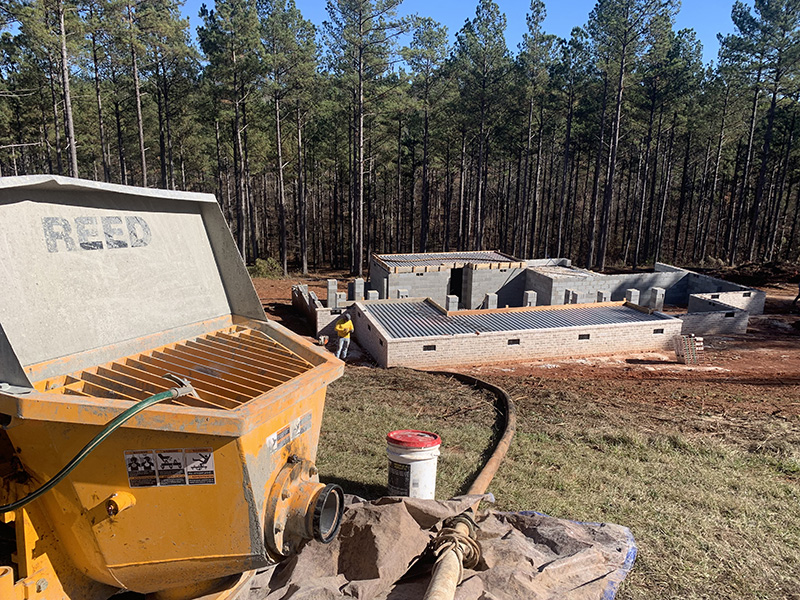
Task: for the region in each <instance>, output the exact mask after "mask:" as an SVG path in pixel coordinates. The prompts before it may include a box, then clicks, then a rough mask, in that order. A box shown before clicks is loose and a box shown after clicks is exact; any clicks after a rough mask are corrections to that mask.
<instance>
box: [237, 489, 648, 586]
mask: <svg viewBox="0 0 800 600" xmlns="http://www.w3.org/2000/svg"><path fill="white" fill-rule="evenodd" d="M479 498H480V497H478V496H464V497H460V498H456V499H453V500H448V501H438V500H418V499H410V498H381V499H379V500H375V501H373V502H363V501H362V502H355V503H353V504H350V505H348V506H347V507H346V510H345V514H344V517H343V521H342V528H341V532H340V534H339V536H338V538H337V539H336V540H334V541H333V542H332V543H330V544H328V545H325V544H321V543H318V542H310V543H308V544H307V545H306V546H305V547H304V548H303V549H302V551H301V552H300V553H299V554H298V555H297V556H295V557H293V558H290V559H288V560H286V561H284V562H283V563H281V564H280V565H277V566H275V567H271V568H269V569H266V570H264V571H262V572H260V573H258V574H257V575H256V576H255V577H254V578H253V579H252V580H251V582H250V584H249V588H248V590H247V591H245V592H244V593H242V594H241V595H237V600H328V599H339V598H359V599H362V600H411V599H412V598H413V599H419V598H421V597H422V596H423V595H424V593H425V590H426V589H427V586H428V583H429V581H430V575H429V574H423V575H421V576H417V577H414V578H411V579H409V578H406V579H402V578H403V576H404V575H405V574H406V573H407V571H408V570H409V567H410V566H411V565H412V564H414V563H415V561H416V560H417V558H418V557H419V556H420V555H422V554H423V552H424V551H425V549H426V547H427V546H428V542H429V541H430V540H431V539H432V538H433V537H434V536H435V534H436V531H437V530H438V529H439V528H440V527H441V522H442V521H443V520H444V519H446V518H448V517H451V516H454V515H457V514H460V513H462V512H464V511H465V510H466V509H467V508H469V507H470V506H471V505H473V504H474V503H475V501H476V500H477V499H479ZM476 521H477V523H478V526H479V531H478V541H479V543H480V546H481V549H482V558H481V561H480V563H479V564H478V565H477V566H476V567H475V569H474V570H465V572H464V579H463V581H462V583H461V585H459V587H458V589H457V591H456V595H455V598H456V600H523V599H524V600H545V599H553V600H555V599H559V600H611V599H613V598H614V597H615V595H616V592H617V588H618V586H619V584H620V583H621V582H622V580H623V579H624V578H625V576H626V575H627V574H628V572H629V571H630V569H631V568H632V566H633V562H634V559H635V557H636V545H635V543H634V540H633V536H632V535H631V532H630V530H628V528H626V527H622V526H620V525H612V524H607V523H578V522H575V521H568V520H564V519H556V518H554V517H549V516H546V515H542V514H538V513H535V512H516V513H509V512H496V511H486V512H481V513H479V514H478V516H477V518H476ZM401 579H402V581H401Z"/></svg>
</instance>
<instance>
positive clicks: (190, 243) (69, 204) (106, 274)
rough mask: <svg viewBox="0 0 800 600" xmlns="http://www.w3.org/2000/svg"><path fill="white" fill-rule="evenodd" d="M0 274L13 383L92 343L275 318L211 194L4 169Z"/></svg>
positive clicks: (2, 373)
mask: <svg viewBox="0 0 800 600" xmlns="http://www.w3.org/2000/svg"><path fill="white" fill-rule="evenodd" d="M0 281H2V286H3V290H2V293H1V294H0V382H3V381H5V382H8V383H12V384H14V385H25V384H29V383H30V382H28V381H27V377H25V375H24V373H25V371H26V368H27V367H29V366H30V365H35V364H41V363H45V362H48V361H52V362H53V363H54V364H55V363H58V362H60V360H61V359H63V358H65V357H70V356H73V355H75V354H78V353H81V352H85V351H87V350H94V349H97V348H113V347H114V346H115V345H117V344H120V343H122V342H126V341H129V340H133V339H136V338H142V337H146V336H149V335H153V334H157V333H162V332H165V331H169V330H173V329H177V328H181V327H184V326H186V325H189V324H192V323H198V322H202V321H205V320H209V319H214V318H217V317H221V316H225V315H231V314H235V315H239V316H243V317H249V318H253V319H259V320H265V319H266V317H265V315H264V311H263V309H262V307H261V303H260V302H259V300H258V296H257V295H256V293H255V290H254V289H253V285H252V282H251V281H250V278H249V276H248V274H247V270H246V269H245V266H244V264H243V262H242V260H241V257H240V255H239V252H238V250H237V248H236V245H235V243H234V240H233V238H232V236H231V234H230V231H229V229H228V227H227V224H226V223H225V220H224V217H223V216H222V212H221V211H220V209H219V205H218V204H217V201H216V199H215V198H214V196H213V195H211V194H201V193H193V192H177V191H170V190H158V189H152V188H138V187H131V186H123V185H116V184H108V183H100V182H96V181H87V180H83V179H73V178H69V177H60V176H54V175H36V176H26V177H4V178H3V177H0ZM54 370H55V371H57V370H58V368H57V367H54Z"/></svg>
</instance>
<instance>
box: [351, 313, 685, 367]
mask: <svg viewBox="0 0 800 600" xmlns="http://www.w3.org/2000/svg"><path fill="white" fill-rule="evenodd" d="M364 318H365V319H368V315H365V317H364ZM362 320H363V319H362ZM374 325H376V324H373V329H372V330H370V331H367V332H366V333H365V335H369V337H371V338H372V340H371V341H370V342H365V343H362V341H361V338H359V344H361V345H362V347H370V346H371V347H372V348H375V352H376V354H373V358H375V359H376V361H378V363H379V364H380V365H381V366H384V367H394V366H408V367H418V368H424V367H437V366H443V365H457V364H478V363H486V362H498V361H513V360H528V359H536V358H564V357H571V356H576V357H577V356H600V355H604V354H617V353H630V352H647V351H664V350H670V349H671V348H672V338H673V337H674V336H675V335H678V334H679V333H680V332H681V328H682V321H680V320H679V319H664V320H663V321H649V322H644V323H634V324H630V323H625V324H614V325H601V326H594V327H563V328H556V329H532V330H524V331H505V332H493V333H481V334H479V335H478V334H466V335H453V336H432V337H423V338H403V339H391V338H388V339H387V338H386V337H380V336H379V335H378V332H377V331H376V328H375V326H374ZM586 336H588V337H586ZM373 340H378V341H373ZM380 340H383V342H382V344H381V341H380ZM384 349H385V350H384ZM370 353H372V352H370Z"/></svg>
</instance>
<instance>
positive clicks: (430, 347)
mask: <svg viewBox="0 0 800 600" xmlns="http://www.w3.org/2000/svg"><path fill="white" fill-rule="evenodd" d="M422 351H423V352H436V344H427V345H425V346H423V347H422Z"/></svg>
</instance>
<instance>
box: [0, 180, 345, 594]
mask: <svg viewBox="0 0 800 600" xmlns="http://www.w3.org/2000/svg"><path fill="white" fill-rule="evenodd" d="M0 282H2V292H0V424H1V425H2V430H0V504H2V505H3V506H4V508H3V511H0V512H2V514H1V515H0V521H1V522H0V598H2V599H3V600H23V599H25V600H43V599H48V600H50V599H59V600H61V599H62V598H67V599H69V600H94V599H100V598H103V599H104V598H108V597H109V596H111V595H112V594H114V593H115V592H117V591H118V590H119V589H127V590H131V591H135V592H139V593H143V594H154V597H156V598H170V599H179V598H193V597H197V596H199V595H203V594H208V593H210V592H212V591H216V590H220V589H224V588H225V587H226V586H227V587H230V585H231V583H230V582H231V581H232V580H235V579H236V578H237V574H241V573H243V572H246V571H248V570H252V569H256V568H258V567H262V566H264V565H267V564H269V563H270V562H274V561H277V560H280V559H281V558H283V557H285V556H288V555H290V554H292V553H294V552H295V551H296V550H297V549H298V547H299V546H300V545H301V544H302V543H303V541H304V540H306V539H309V538H312V537H315V538H317V539H320V540H322V541H329V540H330V539H331V538H332V537H333V536H334V535H335V533H336V531H337V530H338V525H339V519H340V517H341V509H342V498H341V490H340V489H339V488H338V487H337V486H324V485H322V484H321V483H319V479H318V476H317V470H316V468H315V467H314V462H313V461H314V459H315V456H316V451H317V442H318V439H319V431H320V424H321V420H322V410H323V404H324V400H325V392H326V389H327V386H328V384H329V383H330V382H331V381H333V380H334V379H336V378H338V377H339V376H340V375H341V373H342V368H343V367H342V363H341V362H339V361H338V360H336V359H335V358H333V357H331V356H330V355H328V354H326V353H324V352H322V351H321V350H319V349H317V348H315V347H314V346H313V345H311V344H309V343H307V342H305V341H303V340H302V339H300V338H299V337H297V336H295V335H294V334H292V333H291V332H290V331H288V330H287V329H285V328H283V327H281V326H280V325H277V324H275V323H273V322H270V321H268V320H267V319H266V316H265V315H264V311H263V309H262V307H261V304H260V302H259V300H258V297H257V296H256V293H255V290H254V289H253V286H252V283H251V282H250V279H249V277H248V274H247V271H246V270H245V268H244V265H243V263H242V261H241V259H240V257H239V254H238V252H237V249H236V247H235V245H234V242H233V239H232V237H231V235H230V233H229V231H228V228H227V226H226V224H225V221H224V219H223V216H222V213H221V212H220V209H219V207H218V205H217V202H216V200H215V199H214V197H213V196H211V195H208V194H197V193H186V192H170V191H163V190H154V189H141V188H134V187H126V186H119V185H111V184H102V183H96V182H91V181H83V180H79V179H69V178H64V177H54V176H32V177H11V178H0ZM169 390H172V391H169ZM168 391H169V392H168ZM165 392H168V393H165ZM155 394H160V396H159V399H164V398H166V399H164V401H160V402H158V403H157V404H153V405H152V406H149V408H146V409H144V410H141V412H138V413H137V414H135V416H133V417H131V418H130V420H127V421H126V422H125V423H124V424H123V425H122V426H121V427H119V428H118V429H116V430H114V431H112V432H111V433H109V434H108V435H107V437H104V436H105V434H106V433H107V430H108V427H109V426H108V423H109V422H110V421H112V419H115V418H117V417H118V418H126V417H128V416H130V415H129V413H128V411H133V410H134V409H133V407H139V408H137V409H136V410H140V409H141V407H140V406H139V405H140V404H141V403H142V401H143V400H145V399H148V398H149V397H151V396H153V395H155ZM123 413H125V414H124V417H123V416H121V415H123ZM93 438H97V439H98V440H101V441H99V442H98V443H97V444H95V446H93V447H92V449H91V451H90V452H88V453H87V454H85V456H84V457H83V460H82V461H79V464H77V466H75V467H74V470H71V471H70V472H69V473H68V474H66V476H64V473H63V472H61V473H60V471H61V470H62V468H63V467H64V466H65V465H67V464H68V463H69V462H70V460H71V459H72V458H73V457H76V455H78V454H79V453H80V452H81V450H82V449H83V448H84V447H85V446H86V445H87V443H88V442H89V441H90V440H92V439H93ZM70 464H71V465H73V463H70ZM73 466H74V465H73ZM57 475H58V477H57ZM59 477H63V479H59ZM56 481H57V482H58V483H55V484H53V482H56ZM43 485H52V488H51V489H49V491H47V492H46V493H44V494H42V495H41V496H39V497H38V498H36V499H35V500H33V501H32V502H29V503H27V504H25V505H24V506H21V507H17V506H16V504H15V503H16V501H19V500H20V499H23V498H27V497H28V495H29V494H31V493H32V492H34V491H36V490H38V489H39V488H41V487H42V486H43ZM17 504H19V503H17ZM9 505H11V508H9ZM4 551H5V553H6V557H8V556H10V557H11V560H7V561H6V562H5V564H4V563H3V562H2V557H3V555H4ZM239 579H240V580H241V577H240V578H239Z"/></svg>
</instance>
